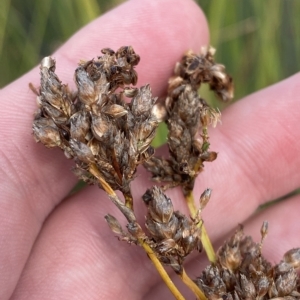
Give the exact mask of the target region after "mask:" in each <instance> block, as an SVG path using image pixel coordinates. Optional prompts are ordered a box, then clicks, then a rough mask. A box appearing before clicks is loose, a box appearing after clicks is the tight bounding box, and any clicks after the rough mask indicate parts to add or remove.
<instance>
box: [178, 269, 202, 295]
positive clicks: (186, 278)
mask: <svg viewBox="0 0 300 300" xmlns="http://www.w3.org/2000/svg"><path fill="white" fill-rule="evenodd" d="M179 276H180V278H181V280H182V281H183V282H184V283H185V284H186V285H187V286H188V287H189V288H190V289H191V290H192V291H193V293H194V294H195V295H196V296H197V300H207V298H206V297H205V295H204V293H203V292H202V291H201V290H200V288H199V287H198V286H197V285H196V283H195V282H194V281H193V280H192V279H191V278H190V277H189V276H188V275H187V274H186V272H185V270H184V269H183V271H182V273H181V274H179Z"/></svg>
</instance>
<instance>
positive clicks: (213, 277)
mask: <svg viewBox="0 0 300 300" xmlns="http://www.w3.org/2000/svg"><path fill="white" fill-rule="evenodd" d="M266 228H267V222H264V223H263V225H262V229H261V233H262V240H263V239H264V237H265V233H266ZM299 253H300V249H299V248H298V249H292V250H290V251H288V252H287V253H286V254H285V255H284V259H283V261H281V262H280V263H279V264H278V265H275V266H272V265H271V263H269V262H268V261H266V260H265V258H264V257H263V256H262V254H261V243H255V242H253V240H252V238H251V237H250V236H245V235H244V233H243V229H242V227H240V228H239V229H238V230H237V231H236V233H235V234H234V235H233V236H232V237H231V238H230V239H229V240H228V241H227V242H225V243H224V245H223V246H222V247H221V248H220V249H219V250H218V253H217V257H218V259H217V263H216V264H215V265H210V266H208V267H206V269H205V270H204V271H203V273H202V275H201V276H200V277H198V278H197V280H196V283H197V284H198V285H199V287H200V288H201V289H202V290H203V291H204V293H205V295H206V297H207V298H208V299H220V298H221V299H236V300H238V299H260V300H262V299H272V298H281V299H283V298H284V299H299V297H300V292H299V291H300V281H299V277H298V275H297V272H296V269H297V268H299V266H300V265H299V261H300V260H299Z"/></svg>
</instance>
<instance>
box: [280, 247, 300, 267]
mask: <svg viewBox="0 0 300 300" xmlns="http://www.w3.org/2000/svg"><path fill="white" fill-rule="evenodd" d="M283 259H284V262H285V263H287V264H289V265H290V266H291V267H293V268H294V269H298V268H300V248H295V249H291V250H289V251H287V252H286V253H285V254H284V256H283Z"/></svg>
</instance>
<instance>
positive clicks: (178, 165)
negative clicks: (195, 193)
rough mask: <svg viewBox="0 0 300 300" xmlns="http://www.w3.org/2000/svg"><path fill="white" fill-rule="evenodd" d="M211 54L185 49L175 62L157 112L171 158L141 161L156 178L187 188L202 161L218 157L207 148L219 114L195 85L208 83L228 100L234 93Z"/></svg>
mask: <svg viewBox="0 0 300 300" xmlns="http://www.w3.org/2000/svg"><path fill="white" fill-rule="evenodd" d="M213 54H214V50H213V49H212V48H208V49H206V50H203V51H202V52H201V53H200V54H199V55H196V54H195V53H193V52H192V51H188V52H187V53H186V54H185V55H184V57H183V58H182V60H181V62H180V63H178V64H177V65H176V67H175V71H174V73H175V75H174V76H173V77H171V79H170V80H169V87H168V95H167V97H166V100H165V104H164V106H162V108H163V109H162V112H158V113H156V114H157V115H158V118H159V119H160V120H161V119H164V120H165V122H166V124H167V126H168V130H169V134H168V146H169V153H170V158H169V160H168V163H165V160H164V159H162V158H154V157H152V158H150V159H149V160H148V161H147V162H146V163H145V164H144V166H145V167H146V168H147V169H148V170H149V171H150V172H152V174H153V178H154V179H155V180H162V181H168V182H171V184H172V185H173V186H176V185H181V186H183V189H184V191H186V192H189V191H190V190H192V189H193V186H194V182H195V178H196V176H197V175H198V174H199V173H200V172H201V171H202V170H203V167H204V165H203V162H204V161H213V160H215V159H216V157H217V154H216V153H215V152H209V151H208V150H209V136H208V131H207V127H208V126H209V125H212V126H213V127H215V126H216V124H217V123H218V122H219V121H220V116H221V114H220V112H219V110H215V109H213V108H211V107H209V105H208V104H207V103H206V102H205V100H204V99H202V98H201V97H200V96H199V94H198V89H199V87H200V85H201V84H202V83H208V84H209V85H210V87H211V89H213V90H214V91H215V92H216V94H217V95H218V96H219V97H220V98H221V99H222V100H224V101H228V100H230V99H231V98H232V96H233V85H232V80H231V78H230V76H228V75H227V74H226V73H225V69H224V66H222V65H219V64H216V63H215V62H214V59H213ZM159 115H161V116H159ZM200 130H201V131H202V133H201V134H199V131H200ZM154 165H156V167H155V168H154V167H153V166H154ZM164 168H168V170H166V169H164Z"/></svg>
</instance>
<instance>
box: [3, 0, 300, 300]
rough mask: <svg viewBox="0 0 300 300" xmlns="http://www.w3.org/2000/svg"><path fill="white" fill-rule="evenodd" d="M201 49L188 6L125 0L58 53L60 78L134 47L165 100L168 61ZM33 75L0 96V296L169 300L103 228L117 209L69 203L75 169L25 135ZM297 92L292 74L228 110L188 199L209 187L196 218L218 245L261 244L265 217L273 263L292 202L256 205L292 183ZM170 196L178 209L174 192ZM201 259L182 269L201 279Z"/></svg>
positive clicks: (293, 219)
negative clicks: (212, 156) (231, 241)
mask: <svg viewBox="0 0 300 300" xmlns="http://www.w3.org/2000/svg"><path fill="white" fill-rule="evenodd" d="M178 20H180V21H178ZM182 20H183V21H182ZM181 21H182V22H181ZM208 43H209V42H208V29H207V24H206V22H205V18H204V17H203V14H202V13H201V11H200V10H199V8H198V7H197V5H196V4H195V3H194V2H192V1H186V0H181V1H177V3H176V6H175V5H174V4H173V1H171V0H163V1H159V2H153V1H150V0H149V1H143V2H141V1H130V2H126V3H125V4H123V5H121V6H120V7H118V8H116V9H115V10H113V11H111V12H109V13H108V14H106V15H104V16H102V17H101V18H99V19H97V20H95V21H94V22H92V23H91V24H89V25H88V26H86V27H85V28H83V29H82V30H81V31H79V32H78V33H77V34H75V35H74V36H73V37H72V38H71V39H70V40H69V41H68V42H67V43H66V44H65V45H64V46H62V47H61V48H60V49H59V50H58V51H57V52H56V53H55V54H54V55H53V57H54V58H55V59H56V61H57V73H58V75H59V77H60V79H61V80H62V81H63V82H69V84H70V86H71V88H72V87H74V84H73V85H72V74H73V70H74V69H75V67H76V63H77V62H78V61H79V60H80V59H90V58H91V57H95V56H97V55H98V54H99V52H100V49H102V48H104V47H110V48H112V49H117V48H118V47H120V46H123V45H132V46H133V47H134V49H135V51H136V52H137V53H138V54H139V55H140V56H141V62H140V64H139V66H138V67H137V70H138V73H139V82H138V84H139V85H143V84H145V83H148V82H149V83H150V84H151V87H152V91H153V94H154V95H162V94H163V92H164V90H165V88H166V86H167V84H166V82H167V79H168V77H169V76H170V75H171V74H172V71H173V66H174V63H175V62H176V61H178V60H180V58H181V56H182V54H183V53H184V52H185V51H186V50H187V49H192V50H194V51H195V52H198V51H199V49H200V47H201V46H203V45H207V44H208ZM233 63H234V62H233ZM38 73H39V71H38V69H37V68H35V69H34V70H32V71H31V72H29V73H28V74H26V75H24V76H23V77H22V78H20V79H18V80H17V81H15V82H13V83H11V84H10V85H8V86H7V87H5V88H4V89H2V90H1V91H0V99H1V111H0V124H1V126H0V130H1V136H2V146H1V152H2V153H1V157H0V171H1V175H2V176H1V177H2V180H1V183H0V191H1V193H0V224H1V226H0V237H1V244H0V266H1V273H0V298H1V299H118V298H120V297H122V298H123V299H168V298H172V296H171V294H170V292H169V290H168V289H167V288H166V287H165V285H164V284H163V283H162V281H161V279H160V277H159V276H158V275H157V273H156V271H155V269H154V267H153V266H152V264H151V262H150V261H149V259H148V258H147V257H146V255H145V253H144V252H143V251H142V249H140V248H139V247H134V246H129V245H127V244H126V243H122V242H118V240H117V239H116V238H115V237H114V234H113V233H112V232H111V231H110V229H109V227H108V226H107V224H106V222H105V220H104V215H106V214H107V213H111V214H112V215H115V216H120V214H119V213H118V212H117V209H116V208H115V207H114V206H113V205H112V204H111V203H110V201H109V200H108V199H107V196H106V194H105V193H104V192H102V191H101V190H99V188H97V187H88V188H86V189H84V190H83V191H81V192H79V193H78V194H75V195H73V196H71V197H68V198H67V199H64V198H65V197H66V196H67V195H68V193H69V191H70V189H71V188H72V186H74V184H75V182H76V178H75V176H73V174H72V173H71V171H70V169H71V166H72V165H73V163H72V162H71V161H67V160H66V159H65V157H64V155H63V154H62V153H61V152H60V151H59V150H53V149H52V150H47V149H45V148H44V147H43V146H42V145H41V144H36V143H35V142H34V140H33V137H32V134H31V129H30V128H31V124H32V119H33V112H34V111H35V110H36V104H35V101H34V95H33V94H32V92H31V91H30V89H29V88H28V83H29V82H32V83H34V84H35V85H37V83H38V81H39V79H38V77H39V76H38ZM236 84H238V79H237V81H236ZM298 93H299V74H297V75H295V76H293V77H291V78H289V79H287V80H285V81H283V82H281V83H278V84H276V85H274V86H272V87H270V88H268V89H265V90H262V91H260V92H258V93H255V94H253V95H251V96H249V97H247V98H245V99H243V100H242V101H240V102H238V103H236V104H234V105H232V106H230V107H229V108H228V109H227V110H226V111H224V113H223V117H222V123H223V125H221V126H218V127H217V129H213V130H210V136H211V138H210V141H211V149H212V150H214V151H217V152H219V155H218V159H217V160H216V161H215V162H213V163H212V164H207V165H206V168H205V172H204V173H203V174H201V175H200V176H199V178H198V180H197V184H196V186H195V190H194V194H195V197H196V198H197V196H199V195H200V194H201V193H202V191H203V190H204V189H205V188H207V187H209V188H212V189H213V194H212V198H211V200H210V203H209V205H208V206H207V208H206V209H205V211H204V213H203V218H204V220H205V224H206V228H207V230H208V232H209V235H210V237H211V239H212V241H213V242H214V243H215V244H216V245H220V244H221V243H222V242H223V241H224V239H225V237H227V235H228V234H229V232H231V231H232V230H233V229H234V228H235V227H236V226H237V224H238V223H243V224H244V225H245V231H246V233H249V234H251V235H253V236H254V238H256V239H257V240H258V239H259V229H260V226H261V223H262V220H268V221H269V223H270V230H269V231H270V233H269V236H268V238H267V240H266V242H265V244H264V247H263V252H264V254H265V256H266V257H267V258H268V259H269V260H270V261H279V260H280V259H281V256H282V254H283V253H284V252H285V251H287V250H288V249H290V248H292V247H297V246H299V238H298V232H299V230H300V223H299V222H298V221H297V220H298V218H297V217H298V211H299V207H300V204H299V203H300V202H299V200H300V199H299V198H300V197H299V196H296V197H293V198H292V199H290V200H288V201H285V202H282V203H280V204H277V205H275V206H273V207H271V208H269V209H267V210H265V211H263V212H261V213H260V214H256V215H254V216H252V214H253V212H254V211H255V209H256V208H257V206H258V205H260V204H262V203H264V202H266V201H268V200H271V199H275V198H278V197H280V196H282V195H285V194H287V193H288V192H290V191H292V190H294V189H295V188H297V187H299V182H300V173H299V172H298V170H299V167H300V156H299V152H300V130H299V129H298V128H299V125H298V119H299V115H300V105H299V100H298V98H297V97H298ZM139 174H140V175H139V177H138V178H137V179H136V180H135V181H134V182H133V185H132V187H133V188H132V189H133V194H134V195H133V196H134V199H140V197H141V195H142V194H143V193H144V192H145V190H146V188H147V187H149V186H151V185H152V183H151V182H150V181H149V180H148V179H149V175H148V174H146V172H145V171H143V170H140V172H139ZM168 195H169V196H170V197H171V198H172V200H173V202H174V203H175V207H176V208H177V209H180V210H185V203H184V199H183V198H182V196H181V192H180V191H179V190H178V189H174V190H170V191H168ZM140 206H141V207H138V205H137V209H138V212H137V214H138V215H140V219H141V220H142V221H143V215H144V214H145V209H144V208H143V207H142V206H143V205H142V204H141V205H140ZM139 212H140V213H139ZM118 219H121V217H119V218H118ZM206 263H207V262H206V258H205V255H204V254H201V255H197V257H194V258H193V259H190V260H188V261H187V262H186V266H187V271H188V273H189V274H190V276H191V277H196V276H197V275H200V273H201V270H202V269H203V267H204V266H205V265H206ZM171 274H172V276H173V277H174V281H175V282H176V284H177V283H178V285H179V286H180V283H179V282H177V278H176V276H175V275H174V274H173V272H172V271H171ZM186 295H189V296H190V298H192V297H193V296H191V295H190V294H186ZM187 297H188V296H187Z"/></svg>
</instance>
